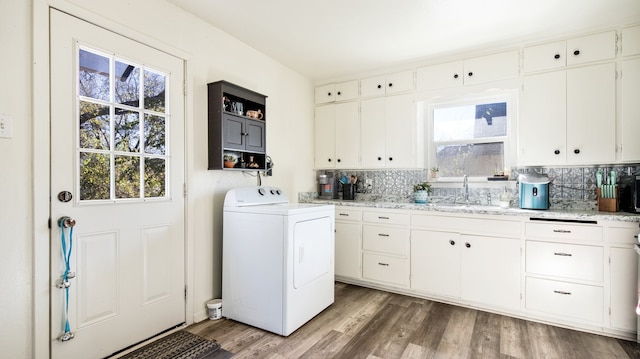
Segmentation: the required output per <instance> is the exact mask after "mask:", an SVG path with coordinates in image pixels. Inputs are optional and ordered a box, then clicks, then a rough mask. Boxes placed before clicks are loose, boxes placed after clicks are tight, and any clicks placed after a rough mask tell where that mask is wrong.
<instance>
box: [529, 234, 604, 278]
mask: <svg viewBox="0 0 640 359" xmlns="http://www.w3.org/2000/svg"><path fill="white" fill-rule="evenodd" d="M526 246H527V248H526V268H527V272H528V273H535V274H542V275H551V276H557V277H566V278H574V279H580V280H589V281H594V282H602V281H603V279H604V273H603V272H604V259H603V258H604V254H603V253H604V252H603V251H604V250H603V248H602V247H596V246H582V245H577V244H564V243H552V242H536V241H527V244H526Z"/></svg>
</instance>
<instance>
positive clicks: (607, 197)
mask: <svg viewBox="0 0 640 359" xmlns="http://www.w3.org/2000/svg"><path fill="white" fill-rule="evenodd" d="M603 180H604V182H605V183H603ZM596 182H597V185H598V189H597V194H598V211H602V212H618V211H619V210H620V192H619V189H618V184H617V183H616V182H617V181H616V172H615V171H611V174H610V175H609V176H607V177H606V178H603V175H602V171H598V172H597V173H596Z"/></svg>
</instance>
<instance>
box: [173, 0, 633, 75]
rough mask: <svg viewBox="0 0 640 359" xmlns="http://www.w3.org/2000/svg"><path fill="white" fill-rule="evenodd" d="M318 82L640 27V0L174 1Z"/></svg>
mask: <svg viewBox="0 0 640 359" xmlns="http://www.w3.org/2000/svg"><path fill="white" fill-rule="evenodd" d="M167 1H168V2H170V3H173V4H175V5H176V6H179V7H181V8H182V9H184V10H185V11H187V12H189V13H192V14H194V15H195V16H197V17H199V18H201V19H203V20H205V21H207V22H209V23H211V24H212V25H214V26H216V27H217V28H219V29H221V30H222V31H224V32H226V33H228V34H230V35H231V36H233V37H235V38H237V39H238V40H240V41H242V42H244V43H246V44H248V45H249V46H251V47H253V48H255V49H257V50H259V51H260V52H262V53H264V54H266V55H268V56H270V57H272V58H274V59H276V60H277V61H279V62H280V63H282V64H284V65H286V66H287V67H289V68H291V69H293V70H295V71H297V72H299V73H300V74H302V75H304V76H306V77H308V78H309V79H311V80H312V81H314V82H321V81H325V80H331V79H335V78H340V77H345V76H354V75H355V74H361V73H366V72H372V71H376V70H380V69H385V68H391V67H400V66H402V65H403V64H409V63H415V62H419V61H423V60H424V61H428V60H429V59H434V58H438V57H443V56H449V55H454V54H456V53H461V52H467V51H476V50H478V51H479V50H481V49H483V48H492V47H499V46H504V45H508V44H513V43H517V42H522V41H534V40H539V39H543V38H549V37H553V36H562V35H565V34H569V33H578V32H581V31H591V30H593V29H598V28H601V27H607V26H611V25H618V24H628V23H633V22H638V21H640V0H322V1H310V0H224V1H223V0H167Z"/></svg>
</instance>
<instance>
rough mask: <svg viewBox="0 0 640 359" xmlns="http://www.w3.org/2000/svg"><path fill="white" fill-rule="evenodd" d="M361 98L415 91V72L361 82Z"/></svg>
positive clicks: (370, 78) (404, 72)
mask: <svg viewBox="0 0 640 359" xmlns="http://www.w3.org/2000/svg"><path fill="white" fill-rule="evenodd" d="M361 87H362V88H361V91H360V95H361V97H371V96H381V95H385V94H386V95H388V94H395V93H399V92H407V91H411V90H413V70H408V71H402V72H397V73H393V74H389V75H384V76H376V77H369V78H366V79H362V80H361Z"/></svg>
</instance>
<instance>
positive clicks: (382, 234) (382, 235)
mask: <svg viewBox="0 0 640 359" xmlns="http://www.w3.org/2000/svg"><path fill="white" fill-rule="evenodd" d="M378 236H380V237H389V235H388V234H384V233H378Z"/></svg>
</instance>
